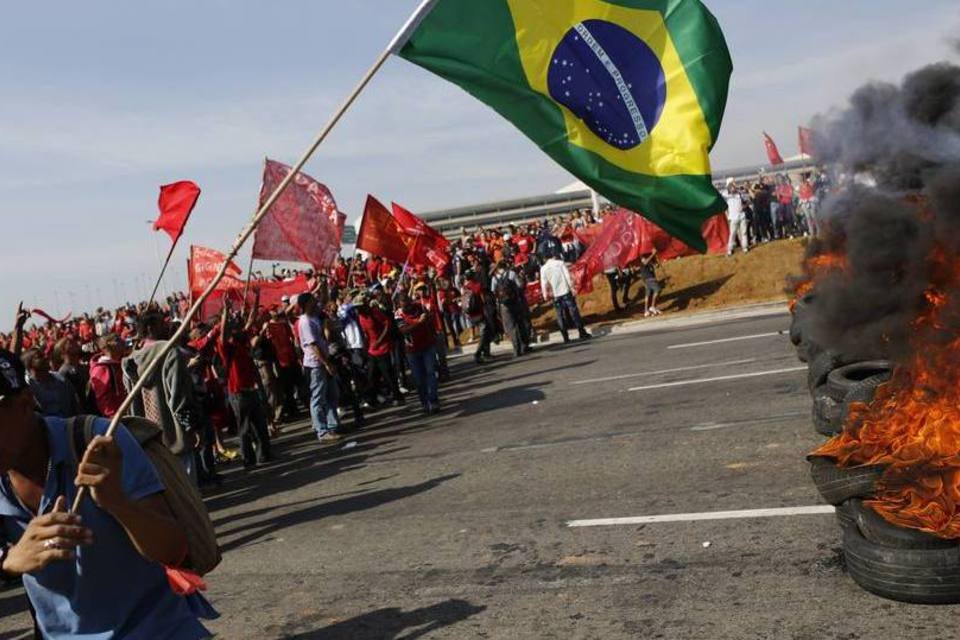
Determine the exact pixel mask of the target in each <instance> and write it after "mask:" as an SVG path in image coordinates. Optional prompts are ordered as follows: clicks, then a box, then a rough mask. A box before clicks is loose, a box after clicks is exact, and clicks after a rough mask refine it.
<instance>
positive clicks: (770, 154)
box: [763, 131, 783, 166]
mask: <svg viewBox="0 0 960 640" xmlns="http://www.w3.org/2000/svg"><path fill="white" fill-rule="evenodd" d="M763 144H764V146H765V147H766V148H767V158H769V159H770V164H772V165H774V166H777V165H780V164H783V157H782V156H781V155H780V150H779V149H777V143H776V142H774V141H773V138H771V137H770V135H769V134H768V133H767V132H766V131H764V132H763Z"/></svg>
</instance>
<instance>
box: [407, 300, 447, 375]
mask: <svg viewBox="0 0 960 640" xmlns="http://www.w3.org/2000/svg"><path fill="white" fill-rule="evenodd" d="M413 290H414V293H415V294H416V296H417V302H419V303H420V304H421V305H422V306H423V308H424V309H426V311H427V313H429V314H431V315H432V316H433V333H434V342H435V343H436V345H437V374H438V375H439V377H440V380H441V381H443V382H446V381H447V380H449V379H450V368H449V367H448V366H447V334H446V333H444V330H443V313H442V312H441V309H440V302H439V299H438V298H437V297H436V295H435V294H434V292H433V289H432V288H431V287H430V285H428V284H427V283H425V282H420V283H418V284H417V285H416V286H415V287H414V288H413Z"/></svg>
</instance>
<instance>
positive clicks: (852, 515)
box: [837, 500, 857, 530]
mask: <svg viewBox="0 0 960 640" xmlns="http://www.w3.org/2000/svg"><path fill="white" fill-rule="evenodd" d="M837 524H839V525H840V528H841V529H843V530H846V529H848V528H849V527H854V528H856V526H857V513H856V511H854V509H853V500H846V501H844V502H842V503H840V504H838V505H837Z"/></svg>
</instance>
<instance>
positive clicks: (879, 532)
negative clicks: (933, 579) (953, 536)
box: [849, 500, 960, 549]
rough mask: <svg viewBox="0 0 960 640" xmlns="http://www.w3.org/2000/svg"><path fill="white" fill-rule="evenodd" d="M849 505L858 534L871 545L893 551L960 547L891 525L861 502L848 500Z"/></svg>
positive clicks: (916, 531)
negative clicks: (889, 548)
mask: <svg viewBox="0 0 960 640" xmlns="http://www.w3.org/2000/svg"><path fill="white" fill-rule="evenodd" d="M849 504H850V507H849V511H850V512H852V513H853V514H854V518H855V521H856V523H857V528H858V529H859V530H860V534H861V535H862V536H863V537H864V538H866V539H867V541H868V542H871V543H873V544H876V545H880V546H882V547H891V548H893V549H951V548H955V547H957V546H958V545H960V543H958V542H957V541H956V540H945V539H943V538H938V537H937V536H935V535H933V534H932V533H927V532H925V531H919V530H917V529H908V528H906V527H898V526H897V525H895V524H891V523H889V522H887V521H886V520H884V519H883V517H882V516H881V515H880V514H878V513H877V512H876V511H874V510H873V509H871V508H870V507H868V506H866V505H865V504H863V501H862V500H850V501H849Z"/></svg>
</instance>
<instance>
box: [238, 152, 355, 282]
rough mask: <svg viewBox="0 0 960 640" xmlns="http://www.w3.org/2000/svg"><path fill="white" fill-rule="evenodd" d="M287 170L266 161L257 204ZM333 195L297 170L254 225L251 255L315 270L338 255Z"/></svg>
mask: <svg viewBox="0 0 960 640" xmlns="http://www.w3.org/2000/svg"><path fill="white" fill-rule="evenodd" d="M290 171H291V169H290V167H288V166H287V165H285V164H281V163H279V162H275V161H273V160H267V162H266V167H265V168H264V170H263V187H262V188H261V189H260V206H263V204H264V203H265V202H266V201H267V199H268V198H269V197H270V195H271V194H272V193H273V192H274V191H275V190H276V188H277V187H278V186H279V185H280V183H281V182H282V181H283V179H284V178H286V177H287V175H289V173H290ZM345 219H346V216H343V214H341V213H340V211H339V209H337V203H336V201H335V200H334V199H333V194H331V193H330V190H329V189H327V188H326V187H325V186H324V185H322V184H320V183H319V182H317V181H316V180H314V179H313V178H311V177H310V176H308V175H307V174H305V173H298V174H297V175H296V177H295V178H294V179H293V182H292V183H291V184H290V186H289V187H288V188H287V190H286V191H284V192H283V194H282V195H281V196H280V197H279V198H278V199H277V201H276V202H275V203H274V204H273V207H272V208H271V209H270V213H268V214H267V216H266V217H265V218H264V219H263V222H261V223H260V226H259V227H258V228H257V235H256V238H255V239H254V242H253V257H254V258H257V259H260V260H284V261H290V262H306V263H309V264H312V265H313V266H314V267H316V268H319V269H325V268H327V267H329V266H330V265H332V264H333V262H334V261H335V260H336V259H337V256H339V255H340V237H341V235H342V233H343V226H342V222H341V220H345Z"/></svg>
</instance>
